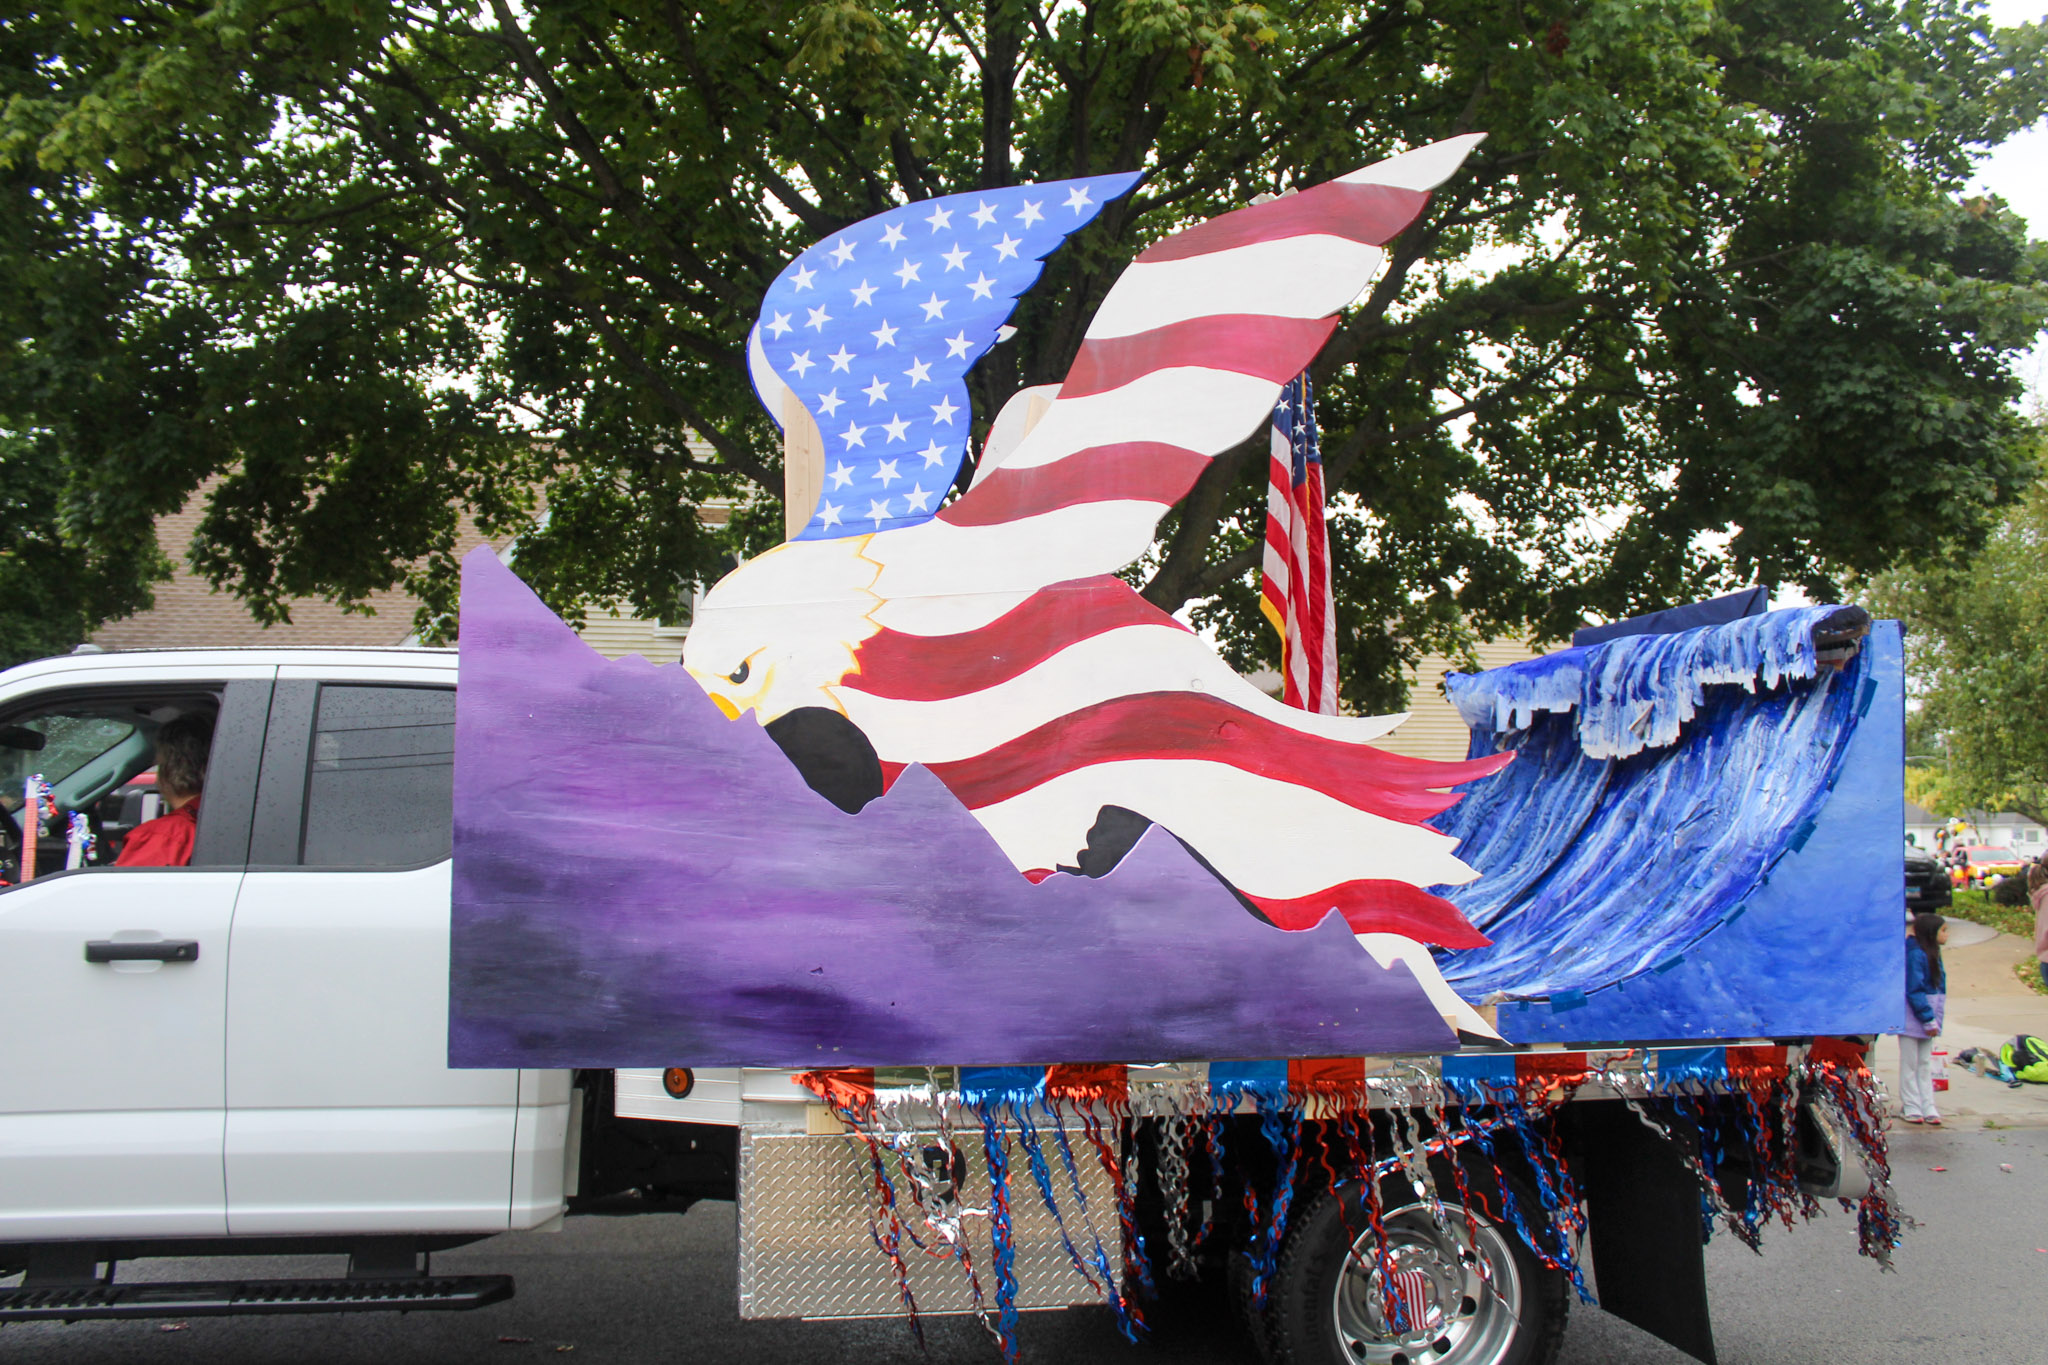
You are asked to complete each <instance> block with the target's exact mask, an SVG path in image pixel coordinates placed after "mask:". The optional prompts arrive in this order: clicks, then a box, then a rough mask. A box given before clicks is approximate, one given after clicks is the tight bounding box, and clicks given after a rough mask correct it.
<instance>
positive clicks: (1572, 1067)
mask: <svg viewBox="0 0 2048 1365" xmlns="http://www.w3.org/2000/svg"><path fill="white" fill-rule="evenodd" d="M1589 1069H1590V1067H1589V1065H1588V1063H1587V1061H1586V1054H1585V1053H1583V1052H1522V1053H1517V1054H1516V1055H1515V1079H1516V1080H1517V1081H1520V1082H1522V1083H1523V1084H1527V1083H1528V1082H1530V1081H1548V1082H1551V1083H1552V1084H1550V1085H1547V1086H1545V1087H1544V1088H1545V1089H1546V1090H1550V1089H1555V1088H1557V1087H1556V1084H1555V1083H1556V1082H1558V1081H1576V1080H1577V1079H1578V1078H1579V1077H1581V1076H1584V1075H1585V1074H1586V1072H1587V1071H1588V1070H1589Z"/></svg>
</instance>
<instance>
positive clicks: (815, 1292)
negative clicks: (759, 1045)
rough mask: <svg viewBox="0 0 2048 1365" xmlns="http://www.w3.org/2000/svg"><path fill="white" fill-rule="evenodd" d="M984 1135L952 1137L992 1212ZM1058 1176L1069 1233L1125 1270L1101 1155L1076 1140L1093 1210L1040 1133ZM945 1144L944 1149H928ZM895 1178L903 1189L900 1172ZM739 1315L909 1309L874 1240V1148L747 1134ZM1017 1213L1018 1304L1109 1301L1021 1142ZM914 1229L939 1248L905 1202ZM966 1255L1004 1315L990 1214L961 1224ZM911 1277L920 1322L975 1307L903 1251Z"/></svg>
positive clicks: (933, 1259)
mask: <svg viewBox="0 0 2048 1365" xmlns="http://www.w3.org/2000/svg"><path fill="white" fill-rule="evenodd" d="M980 1136H981V1135H980V1134H979V1133H978V1132H973V1131H971V1130H970V1132H968V1133H966V1134H956V1135H955V1145H956V1147H957V1149H958V1151H959V1153H960V1155H961V1156H962V1157H964V1158H965V1163H964V1164H965V1167H966V1172H967V1175H966V1179H965V1181H964V1182H963V1185H964V1188H963V1190H962V1195H963V1198H964V1201H965V1204H966V1206H967V1207H968V1208H969V1209H970V1210H977V1209H978V1210H985V1209H986V1208H987V1207H988V1169H987V1166H986V1163H985V1162H984V1161H983V1158H982V1153H981V1142H980ZM1040 1136H1041V1138H1042V1139H1043V1141H1044V1145H1045V1155H1046V1159H1047V1161H1048V1163H1049V1164H1050V1166H1051V1168H1052V1178H1053V1191H1054V1193H1055V1195H1056V1196H1057V1197H1058V1200H1059V1206H1060V1213H1061V1215H1062V1217H1064V1218H1065V1220H1066V1225H1067V1234H1068V1236H1069V1237H1070V1238H1071V1239H1072V1240H1073V1243H1074V1246H1075V1248H1076V1249H1077V1250H1079V1251H1080V1252H1081V1254H1082V1255H1083V1256H1084V1257H1087V1258H1089V1259H1091V1260H1092V1258H1093V1249H1094V1245H1095V1239H1096V1237H1098V1236H1099V1237H1100V1238H1101V1241H1102V1246H1103V1248H1104V1250H1105V1252H1106V1253H1107V1255H1108V1258H1109V1261H1110V1264H1111V1265H1116V1264H1118V1263H1119V1255H1120V1253H1119V1251H1118V1247H1119V1241H1118V1229H1117V1206H1116V1194H1115V1192H1114V1189H1113V1188H1112V1185H1111V1182H1110V1178H1109V1176H1108V1175H1107V1174H1106V1173H1105V1172H1104V1171H1103V1169H1102V1166H1101V1163H1100V1162H1099V1161H1097V1160H1096V1158H1095V1153H1094V1150H1093V1149H1092V1148H1091V1147H1089V1145H1088V1143H1087V1142H1086V1140H1085V1139H1084V1138H1083V1137H1082V1135H1081V1134H1080V1133H1079V1132H1078V1131H1070V1133H1069V1138H1070V1142H1071V1145H1072V1148H1073V1152H1074V1169H1075V1171H1076V1172H1078V1174H1079V1175H1080V1177H1081V1188H1082V1190H1083V1191H1084V1192H1085V1193H1086V1195H1087V1201H1086V1211H1085V1213H1084V1212H1083V1209H1082V1201H1080V1200H1077V1199H1075V1198H1074V1191H1073V1187H1072V1185H1071V1184H1070V1183H1069V1177H1068V1173H1067V1170H1066V1164H1065V1162H1064V1161H1063V1160H1062V1159H1061V1157H1060V1152H1059V1138H1058V1135H1057V1134H1055V1133H1054V1132H1053V1131H1052V1130H1051V1128H1050V1127H1049V1126H1048V1127H1046V1128H1043V1129H1041V1130H1040ZM929 1141H930V1142H931V1143H933V1144H934V1145H936V1142H937V1139H936V1138H932V1139H929ZM890 1174H891V1176H892V1177H894V1178H895V1179H897V1180H898V1182H899V1183H900V1181H901V1178H902V1177H901V1173H900V1172H897V1171H895V1170H894V1169H892V1170H891V1172H890ZM739 1206H740V1207H739V1217H740V1247H739V1251H740V1265H739V1272H740V1275H739V1281H740V1316H741V1317H742V1318H845V1317H894V1316H896V1315H897V1314H899V1313H901V1312H902V1311H903V1305H902V1303H901V1302H900V1301H899V1299H898V1298H897V1294H896V1281H895V1272H894V1271H893V1270H892V1269H891V1267H890V1264H889V1258H888V1257H887V1256H885V1255H883V1254H882V1252H881V1251H880V1250H879V1249H877V1247H876V1246H875V1242H874V1238H873V1237H872V1236H871V1235H870V1233H869V1228H868V1219H869V1214H870V1213H871V1212H872V1210H873V1208H874V1176H873V1168H872V1166H871V1165H870V1163H869V1159H868V1148H867V1144H866V1143H865V1142H863V1141H862V1140H861V1139H860V1138H858V1137H855V1136H852V1135H849V1134H832V1135H828V1136H815V1135H803V1134H783V1133H764V1132H756V1131H751V1130H748V1129H744V1128H743V1129H742V1130H741V1132H740V1189H739ZM1010 1210H1011V1216H1012V1219H1013V1223H1014V1226H1015V1230H1016V1267H1017V1283H1018V1293H1017V1306H1018V1307H1019V1308H1063V1307H1066V1306H1067V1305H1069V1304H1077V1303H1095V1302H1100V1301H1101V1297H1102V1296H1101V1294H1100V1293H1099V1292H1098V1291H1096V1290H1094V1289H1091V1288H1090V1287H1089V1285H1088V1282H1087V1281H1086V1280H1084V1279H1082V1278H1081V1276H1080V1275H1079V1274H1077V1273H1076V1272H1075V1270H1074V1267H1073V1263H1072V1262H1071V1261H1069V1260H1068V1259H1067V1253H1066V1250H1065V1248H1064V1247H1062V1246H1061V1245H1060V1230H1059V1225H1058V1224H1057V1223H1055V1222H1054V1221H1053V1218H1052V1215H1051V1214H1049V1213H1047V1212H1046V1208H1045V1202H1044V1200H1043V1199H1042V1198H1041V1197H1040V1195H1039V1191H1038V1186H1037V1184H1036V1183H1035V1182H1034V1181H1033V1180H1032V1178H1031V1170H1030V1167H1029V1165H1028V1163H1027V1162H1026V1160H1025V1156H1024V1153H1023V1152H1022V1151H1020V1150H1018V1149H1017V1146H1016V1144H1015V1141H1014V1139H1013V1140H1012V1146H1011V1156H1010ZM900 1212H901V1214H902V1216H903V1217H904V1219H905V1222H906V1224H907V1225H908V1226H909V1227H910V1229H911V1230H912V1231H915V1232H916V1233H917V1234H918V1235H919V1237H920V1238H922V1239H923V1240H924V1241H925V1243H926V1245H927V1246H932V1247H936V1246H937V1239H936V1238H934V1237H932V1236H930V1235H929V1234H928V1232H927V1230H926V1229H925V1228H924V1227H923V1226H922V1224H921V1223H920V1222H917V1221H915V1220H916V1209H915V1206H914V1205H911V1204H910V1203H909V1201H907V1200H906V1201H902V1202H901V1204H900ZM963 1222H964V1225H965V1228H966V1232H967V1242H968V1254H969V1255H970V1256H972V1257H973V1260H974V1269H975V1273H976V1274H977V1275H978V1276H979V1277H980V1279H981V1288H982V1294H983V1297H984V1300H985V1302H986V1304H987V1307H988V1308H989V1309H990V1310H991V1311H993V1310H994V1307H995V1270H994V1262H993V1259H992V1253H991V1252H990V1249H989V1221H988V1218H987V1217H986V1216H985V1214H981V1215H970V1216H969V1217H967V1218H965V1219H964V1220H963ZM903 1255H904V1262H905V1264H906V1265H908V1267H909V1269H910V1286H911V1291H912V1292H913V1293H914V1294H915V1295H916V1297H917V1308H918V1312H920V1313H967V1312H971V1311H973V1308H974V1300H973V1296H972V1295H971V1294H970V1293H969V1291H968V1288H967V1277H966V1276H965V1275H964V1274H962V1273H961V1270H960V1267H959V1265H958V1264H957V1263H956V1262H955V1261H954V1260H953V1259H952V1258H951V1257H949V1256H930V1255H926V1254H925V1253H924V1252H922V1251H919V1250H918V1249H917V1248H916V1247H914V1246H911V1245H909V1243H908V1242H907V1241H906V1242H905V1244H904V1248H903Z"/></svg>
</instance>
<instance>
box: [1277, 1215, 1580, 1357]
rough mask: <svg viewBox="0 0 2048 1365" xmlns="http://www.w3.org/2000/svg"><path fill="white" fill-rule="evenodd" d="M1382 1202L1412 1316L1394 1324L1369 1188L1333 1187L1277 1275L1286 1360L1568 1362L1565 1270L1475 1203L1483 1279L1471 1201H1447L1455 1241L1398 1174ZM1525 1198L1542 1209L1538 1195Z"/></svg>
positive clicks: (1390, 1257) (1305, 1221)
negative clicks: (1562, 1351)
mask: <svg viewBox="0 0 2048 1365" xmlns="http://www.w3.org/2000/svg"><path fill="white" fill-rule="evenodd" d="M1517 1193H1519V1191H1518V1192H1517ZM1382 1198H1383V1200H1384V1201H1385V1213H1384V1214H1383V1216H1382V1220H1381V1221H1382V1223H1383V1225H1384V1226H1385V1228H1386V1233H1387V1254H1386V1263H1387V1264H1389V1265H1391V1267H1392V1269H1393V1271H1394V1274H1395V1276H1396V1281H1395V1283H1396V1286H1397V1292H1399V1293H1400V1295H1401V1301H1402V1303H1403V1304H1404V1305H1407V1307H1408V1310H1409V1311H1408V1312H1407V1313H1406V1314H1405V1316H1406V1317H1407V1318H1408V1319H1409V1321H1408V1322H1407V1323H1406V1324H1404V1325H1403V1326H1399V1327H1397V1326H1396V1325H1395V1324H1394V1323H1391V1322H1389V1320H1388V1317H1389V1315H1388V1313H1387V1310H1386V1307H1385V1305H1386V1302H1387V1300H1386V1295H1385V1285H1384V1281H1383V1270H1382V1261H1381V1257H1380V1255H1379V1248H1378V1246H1377V1244H1376V1242H1375V1239H1374V1237H1373V1233H1372V1228H1371V1225H1370V1218H1369V1215H1368V1213H1367V1211H1366V1209H1365V1200H1364V1196H1363V1192H1362V1191H1361V1190H1360V1189H1359V1187H1358V1186H1356V1185H1349V1186H1346V1187H1345V1188H1344V1189H1343V1191H1342V1192H1341V1193H1339V1194H1332V1193H1330V1192H1329V1191H1324V1192H1323V1194H1322V1195H1320V1196H1319V1197H1318V1198H1317V1199H1316V1200H1315V1202H1314V1203H1313V1204H1312V1205H1311V1206H1310V1207H1309V1208H1308V1209H1307V1210H1305V1211H1304V1214H1303V1216H1302V1218H1301V1220H1300V1221H1299V1222H1298V1223H1296V1224H1295V1227H1294V1232H1293V1235H1291V1236H1290V1237H1289V1238H1288V1239H1287V1246H1286V1248H1285V1249H1284V1251H1283V1253H1282V1256H1281V1261H1280V1268H1279V1273H1278V1274H1277V1275H1276V1276H1275V1279H1274V1286H1273V1304H1272V1316H1273V1321H1274V1325H1275V1327H1276V1328H1277V1332H1278V1336H1279V1340H1280V1347H1281V1350H1280V1355H1281V1359H1282V1360H1283V1361H1284V1362H1286V1365H1551V1362H1552V1361H1554V1360H1556V1358H1557V1353H1558V1350H1559V1348H1560V1347H1561V1346H1562V1345H1563V1344H1564V1323H1565V1313H1566V1310H1567V1304H1568V1300H1567V1298H1566V1285H1565V1277H1564V1274H1563V1272H1562V1271H1557V1270H1549V1269H1545V1268H1544V1266H1543V1265H1542V1263H1541V1262H1539V1261H1538V1260H1537V1259H1536V1258H1535V1256H1534V1255H1532V1254H1531V1253H1530V1251H1529V1249H1528V1247H1526V1246H1524V1245H1523V1244H1522V1240H1521V1238H1519V1237H1517V1236H1516V1235H1515V1234H1514V1232H1513V1231H1512V1230H1510V1229H1508V1228H1505V1227H1502V1226H1501V1225H1499V1224H1497V1223H1495V1222H1494V1221H1493V1220H1492V1219H1491V1218H1489V1217H1487V1216H1486V1214H1485V1213H1484V1212H1482V1211H1480V1210H1478V1209H1474V1210H1473V1217H1474V1219H1475V1220H1476V1222H1477V1225H1478V1228H1479V1239H1478V1240H1479V1246H1478V1253H1479V1258H1480V1259H1482V1260H1483V1261H1484V1262H1485V1267H1486V1269H1485V1273H1484V1274H1483V1275H1482V1274H1481V1273H1480V1269H1479V1266H1478V1265H1476V1264H1474V1262H1473V1258H1472V1256H1471V1253H1470V1252H1469V1251H1468V1250H1467V1249H1466V1247H1465V1237H1464V1235H1463V1229H1464V1225H1465V1212H1464V1209H1463V1208H1462V1207H1461V1206H1459V1205H1457V1204H1455V1203H1452V1202H1450V1201H1448V1200H1446V1201H1445V1202H1444V1205H1443V1208H1444V1212H1445V1214H1446V1217H1447V1221H1448V1222H1449V1224H1450V1226H1451V1228H1452V1230H1453V1231H1454V1232H1455V1233H1456V1234H1458V1235H1457V1236H1455V1237H1454V1238H1446V1237H1445V1236H1444V1235H1443V1234H1442V1233H1440V1232H1439V1231H1438V1230H1437V1227H1436V1224H1435V1222H1434V1220H1432V1218H1431V1217H1430V1211H1429V1207H1428V1205H1426V1204H1422V1203H1418V1202H1416V1200H1415V1194H1414V1191H1413V1190H1412V1189H1411V1188H1410V1187H1409V1186H1408V1184H1407V1183H1406V1182H1405V1181H1403V1182H1401V1183H1400V1184H1399V1185H1398V1186H1397V1185H1396V1184H1395V1183H1394V1182H1392V1181H1388V1182H1387V1183H1386V1184H1384V1185H1383V1186H1382ZM1520 1202H1521V1203H1522V1205H1523V1207H1537V1205H1536V1202H1535V1200H1534V1199H1533V1198H1529V1199H1525V1200H1521V1201H1520ZM1354 1251H1355V1254H1354ZM1417 1299H1419V1300H1420V1302H1419V1303H1417V1302H1415V1300H1417ZM1416 1319H1419V1321H1418V1320H1416Z"/></svg>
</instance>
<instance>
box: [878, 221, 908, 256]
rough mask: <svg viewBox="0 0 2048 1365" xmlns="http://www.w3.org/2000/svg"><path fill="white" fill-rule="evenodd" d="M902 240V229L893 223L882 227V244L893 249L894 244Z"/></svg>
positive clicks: (894, 247)
mask: <svg viewBox="0 0 2048 1365" xmlns="http://www.w3.org/2000/svg"><path fill="white" fill-rule="evenodd" d="M902 240H903V229H902V228H900V227H897V226H896V225H895V224H894V223H891V224H889V226H887V227H885V228H883V229H882V245H883V246H885V247H888V248H889V250H891V251H894V250H895V249H896V244H897V243H898V242H900V241H902Z"/></svg>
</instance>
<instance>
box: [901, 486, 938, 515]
mask: <svg viewBox="0 0 2048 1365" xmlns="http://www.w3.org/2000/svg"><path fill="white" fill-rule="evenodd" d="M931 500H932V495H931V494H929V493H927V492H925V491H924V485H923V484H912V485H911V486H910V491H909V492H908V493H905V494H904V495H903V510H904V511H906V512H922V511H924V509H925V507H926V505H927V504H929V503H930V502H931Z"/></svg>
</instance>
